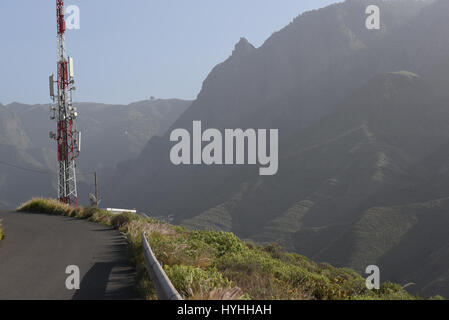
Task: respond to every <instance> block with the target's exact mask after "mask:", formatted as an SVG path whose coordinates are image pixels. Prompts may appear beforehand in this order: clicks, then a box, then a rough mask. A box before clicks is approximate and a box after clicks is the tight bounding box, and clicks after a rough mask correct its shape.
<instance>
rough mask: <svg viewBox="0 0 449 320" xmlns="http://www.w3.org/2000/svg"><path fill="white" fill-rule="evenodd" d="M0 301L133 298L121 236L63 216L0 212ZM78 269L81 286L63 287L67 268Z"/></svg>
mask: <svg viewBox="0 0 449 320" xmlns="http://www.w3.org/2000/svg"><path fill="white" fill-rule="evenodd" d="M0 219H2V220H3V227H4V231H5V234H6V238H5V239H4V240H2V241H0V299H6V300H10V299H20V300H30V299H32V300H70V299H75V300H77V299H81V300H87V299H94V300H105V299H107V300H117V299H120V300H125V299H126V300H127V299H137V298H138V295H137V292H136V290H135V288H134V272H135V270H134V269H133V268H132V267H131V266H130V264H129V261H128V258H127V245H126V241H125V239H124V238H123V237H122V235H121V234H120V233H119V232H118V231H115V230H111V229H109V228H107V227H103V226H101V225H98V224H95V223H90V222H87V221H82V220H76V219H72V218H66V217H57V216H48V215H36V214H24V213H6V212H0ZM69 265H76V266H78V267H79V269H80V275H81V277H80V279H81V284H80V290H76V291H71V290H68V289H67V288H66V286H65V283H66V279H67V277H68V276H69V275H67V274H66V273H65V271H66V268H67V266H69Z"/></svg>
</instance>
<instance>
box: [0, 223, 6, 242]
mask: <svg viewBox="0 0 449 320" xmlns="http://www.w3.org/2000/svg"><path fill="white" fill-rule="evenodd" d="M4 237H5V234H4V232H3V227H2V220H0V240H3V238H4Z"/></svg>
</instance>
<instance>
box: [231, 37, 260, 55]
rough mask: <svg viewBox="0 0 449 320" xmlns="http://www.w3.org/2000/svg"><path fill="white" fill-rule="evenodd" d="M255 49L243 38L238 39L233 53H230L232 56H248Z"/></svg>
mask: <svg viewBox="0 0 449 320" xmlns="http://www.w3.org/2000/svg"><path fill="white" fill-rule="evenodd" d="M255 49H256V48H255V47H254V46H253V45H252V44H251V43H250V42H249V41H248V40H247V39H246V38H245V37H242V38H240V41H239V42H238V43H237V44H236V45H235V47H234V51H233V52H232V55H233V56H236V55H242V54H248V53H250V52H252V51H253V50H255Z"/></svg>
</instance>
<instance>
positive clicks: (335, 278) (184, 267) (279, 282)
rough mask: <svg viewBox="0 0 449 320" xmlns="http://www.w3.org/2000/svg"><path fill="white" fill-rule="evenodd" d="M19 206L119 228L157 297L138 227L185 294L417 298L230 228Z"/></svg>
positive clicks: (144, 285) (142, 283)
mask: <svg viewBox="0 0 449 320" xmlns="http://www.w3.org/2000/svg"><path fill="white" fill-rule="evenodd" d="M18 211H19V212H28V213H45V214H50V215H62V216H68V217H74V218H79V219H88V220H89V221H92V222H97V223H101V224H104V225H107V226H111V227H113V228H116V229H118V230H120V231H121V232H122V233H124V234H125V235H126V238H127V239H128V242H129V245H130V248H131V258H132V262H133V263H134V265H135V266H136V270H137V286H138V289H139V291H140V292H141V294H142V295H143V296H144V297H145V298H146V299H154V298H156V296H155V291H154V289H153V287H152V285H151V282H150V280H149V277H148V274H147V272H146V270H145V266H144V257H143V251H142V245H141V234H142V232H145V233H146V235H147V237H148V241H149V243H150V245H151V247H152V249H153V250H154V252H155V254H156V256H157V258H158V260H159V261H161V262H162V264H163V266H164V269H165V271H166V273H167V275H168V276H169V278H170V279H171V281H172V282H173V285H174V286H175V287H176V289H177V290H178V291H179V292H180V293H181V294H183V295H184V296H185V297H186V298H187V299H286V300H287V299H300V300H319V299H329V300H331V299H332V300H334V299H416V297H413V296H411V295H409V294H408V293H407V292H406V291H404V290H403V289H402V288H401V286H399V285H397V284H392V283H384V284H383V285H382V287H381V289H380V290H377V291H376V290H375V291H369V290H367V289H366V287H365V280H364V279H363V278H362V277H361V276H360V275H358V274H357V273H356V272H354V271H352V270H350V269H338V268H334V267H332V266H331V265H329V264H324V263H323V264H316V263H314V262H312V261H310V260H309V259H307V258H306V257H303V256H300V255H298V254H293V253H285V252H283V251H282V250H281V248H280V247H279V246H278V245H276V244H272V245H268V246H263V247H262V246H258V245H254V244H251V243H245V242H243V241H242V240H240V239H239V238H237V237H236V236H235V235H234V234H232V233H228V232H218V231H192V230H188V229H186V228H182V227H178V226H173V225H169V224H166V223H162V222H160V221H157V220H154V219H151V218H142V217H140V216H139V215H135V214H120V215H113V214H111V213H109V212H106V211H103V210H99V209H95V208H78V209H74V208H72V207H69V206H66V205H63V204H61V203H59V202H57V201H56V200H50V199H33V200H31V201H29V202H27V203H25V204H23V205H22V206H21V207H20V208H18Z"/></svg>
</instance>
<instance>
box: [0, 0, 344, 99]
mask: <svg viewBox="0 0 449 320" xmlns="http://www.w3.org/2000/svg"><path fill="white" fill-rule="evenodd" d="M335 2H340V1H337V0H189V1H188V0H128V1H124V0H71V1H66V6H68V5H71V4H75V5H78V6H79V8H80V10H81V29H80V30H69V31H68V34H67V43H66V46H67V51H68V53H69V54H70V55H71V56H73V57H74V59H75V69H76V80H77V89H78V90H77V91H76V92H75V100H76V101H95V102H104V103H129V102H132V101H137V100H144V99H148V98H149V97H150V96H155V97H157V98H183V99H194V98H195V97H196V95H197V94H198V92H199V90H200V88H201V85H202V82H203V80H204V79H205V78H206V76H207V75H208V73H209V72H210V71H211V69H212V68H213V67H214V66H215V65H216V64H217V63H220V62H222V61H223V60H225V59H226V58H227V57H228V56H229V55H230V54H231V52H232V50H233V48H234V45H235V44H236V43H237V42H238V40H239V39H240V37H246V38H247V39H248V40H249V41H250V42H251V43H252V44H254V45H255V46H256V47H259V46H261V45H262V44H263V42H264V41H265V40H266V39H267V38H268V37H269V36H270V35H271V34H272V33H273V32H275V31H278V30H279V29H281V28H283V27H284V26H285V25H287V24H288V23H290V22H291V21H292V20H293V18H295V17H296V16H298V15H299V14H300V13H301V12H304V11H308V10H311V9H315V8H320V7H323V6H326V5H328V4H331V3H335ZM55 3H56V1H55V0H38V1H36V0H21V1H17V0H1V1H0V41H1V42H0V43H1V46H0V103H10V102H13V101H19V102H25V103H33V104H34V103H48V102H49V97H48V76H49V75H50V74H51V73H55V69H56V27H55V24H56V21H55V20H56V18H55V15H56V13H55V6H56V5H55Z"/></svg>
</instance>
